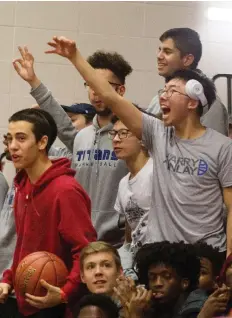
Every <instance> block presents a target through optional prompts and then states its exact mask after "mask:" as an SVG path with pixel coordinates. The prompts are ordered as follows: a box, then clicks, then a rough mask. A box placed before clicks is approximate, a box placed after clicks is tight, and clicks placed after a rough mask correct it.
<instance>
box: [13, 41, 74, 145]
mask: <svg viewBox="0 0 232 318" xmlns="http://www.w3.org/2000/svg"><path fill="white" fill-rule="evenodd" d="M19 52H20V54H21V58H20V59H16V60H15V61H14V62H13V66H14V68H15V70H16V72H17V73H18V75H19V76H20V77H21V78H22V79H23V80H24V81H26V82H28V84H29V85H30V86H31V88H32V90H31V95H32V96H33V97H34V98H35V100H36V102H37V104H38V105H39V106H40V107H41V108H42V109H44V110H46V111H47V112H48V113H50V114H51V115H52V117H53V118H54V120H55V122H56V124H57V129H58V137H59V139H60V140H61V141H62V142H63V143H64V144H65V146H66V147H67V148H68V149H69V150H70V151H72V150H73V143H74V139H75V136H76V134H77V130H76V129H75V127H74V126H73V125H72V122H71V120H70V118H69V116H68V115H67V114H66V112H65V111H64V110H63V109H62V107H61V106H60V104H59V103H58V102H57V100H56V99H55V98H54V97H53V96H52V93H51V92H50V91H49V90H48V89H47V87H46V86H45V85H43V84H42V83H41V81H40V80H39V79H38V77H37V76H36V74H35V70H34V57H33V55H32V54H31V53H30V52H29V51H28V49H27V47H24V48H21V47H19Z"/></svg>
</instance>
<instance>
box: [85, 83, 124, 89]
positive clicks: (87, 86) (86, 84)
mask: <svg viewBox="0 0 232 318" xmlns="http://www.w3.org/2000/svg"><path fill="white" fill-rule="evenodd" d="M108 83H109V84H110V85H111V86H113V87H115V88H117V87H119V86H122V84H118V83H113V82H108ZM84 87H85V88H89V84H88V83H86V82H85V83H84Z"/></svg>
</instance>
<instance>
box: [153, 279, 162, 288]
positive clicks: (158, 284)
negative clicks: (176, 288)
mask: <svg viewBox="0 0 232 318" xmlns="http://www.w3.org/2000/svg"><path fill="white" fill-rule="evenodd" d="M153 286H154V287H156V288H161V287H163V280H162V278H161V277H160V276H157V278H156V279H155V281H154V285H153Z"/></svg>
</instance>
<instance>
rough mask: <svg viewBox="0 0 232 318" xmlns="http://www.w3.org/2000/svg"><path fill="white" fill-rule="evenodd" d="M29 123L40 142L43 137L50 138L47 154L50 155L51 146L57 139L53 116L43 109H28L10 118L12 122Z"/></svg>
mask: <svg viewBox="0 0 232 318" xmlns="http://www.w3.org/2000/svg"><path fill="white" fill-rule="evenodd" d="M21 120H22V121H27V122H29V123H31V124H32V125H33V128H32V132H33V133H34V135H35V139H36V141H37V142H38V141H39V140H40V139H41V138H42V137H43V136H47V137H48V143H47V146H46V152H47V153H48V151H49V149H50V147H51V145H52V144H53V142H54V141H55V139H56V137H57V126H56V123H55V121H54V119H53V118H52V116H51V115H50V114H49V113H48V112H46V111H45V110H43V109H37V108H26V109H23V110H20V111H18V112H16V113H14V114H13V115H12V116H11V117H10V118H9V123H10V122H16V121H21Z"/></svg>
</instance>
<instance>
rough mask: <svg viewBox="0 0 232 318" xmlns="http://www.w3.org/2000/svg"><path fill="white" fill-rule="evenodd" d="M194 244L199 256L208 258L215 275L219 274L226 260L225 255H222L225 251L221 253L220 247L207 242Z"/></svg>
mask: <svg viewBox="0 0 232 318" xmlns="http://www.w3.org/2000/svg"><path fill="white" fill-rule="evenodd" d="M193 246H194V248H195V250H196V254H197V256H198V257H200V258H202V257H204V258H207V259H208V260H209V261H210V262H211V264H212V268H213V275H214V276H215V277H216V276H219V274H220V271H221V268H222V265H223V263H224V261H225V259H224V257H223V256H222V254H223V253H220V252H219V249H218V248H216V247H213V246H212V245H208V244H207V243H205V242H198V243H195V244H194V245H193Z"/></svg>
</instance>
